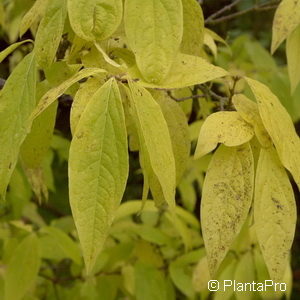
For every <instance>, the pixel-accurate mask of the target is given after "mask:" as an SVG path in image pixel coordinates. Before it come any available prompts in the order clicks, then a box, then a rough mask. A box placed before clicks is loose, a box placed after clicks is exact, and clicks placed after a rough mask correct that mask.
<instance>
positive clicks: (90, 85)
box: [70, 78, 100, 135]
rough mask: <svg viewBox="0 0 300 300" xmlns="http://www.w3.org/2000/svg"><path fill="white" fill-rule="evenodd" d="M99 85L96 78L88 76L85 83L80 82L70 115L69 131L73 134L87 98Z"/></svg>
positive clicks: (89, 97) (90, 96)
mask: <svg viewBox="0 0 300 300" xmlns="http://www.w3.org/2000/svg"><path fill="white" fill-rule="evenodd" d="M99 86H100V82H99V80H98V79H97V78H89V79H88V80H87V81H86V82H85V83H83V84H82V86H81V87H80V88H79V90H78V91H77V93H76V94H75V97H74V100H73V103H72V108H71V115H70V124H71V132H72V134H73V135H74V134H75V130H76V126H77V124H78V122H79V119H80V117H81V114H82V113H83V111H84V110H85V108H86V106H87V104H88V102H89V100H90V99H91V98H92V96H93V95H94V94H95V92H96V91H97V89H98V88H99Z"/></svg>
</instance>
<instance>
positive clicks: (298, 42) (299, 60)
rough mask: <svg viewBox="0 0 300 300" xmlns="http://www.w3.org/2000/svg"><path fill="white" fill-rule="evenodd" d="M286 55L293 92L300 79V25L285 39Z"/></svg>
mask: <svg viewBox="0 0 300 300" xmlns="http://www.w3.org/2000/svg"><path fill="white" fill-rule="evenodd" d="M299 23H300V22H299ZM286 56H287V64H288V72H289V78H290V82H291V93H293V92H294V91H295V89H296V87H297V85H298V83H299V81H300V26H298V27H297V28H296V29H295V30H294V31H293V32H292V33H291V34H290V35H289V37H288V39H287V43H286Z"/></svg>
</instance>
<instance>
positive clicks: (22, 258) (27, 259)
mask: <svg viewBox="0 0 300 300" xmlns="http://www.w3.org/2000/svg"><path fill="white" fill-rule="evenodd" d="M39 268H40V257H39V247H38V239H37V237H36V235H35V234H30V235H28V236H27V237H25V238H24V239H23V240H22V241H21V243H20V244H19V245H18V246H17V248H16V249H15V250H14V252H13V254H12V257H11V258H10V260H9V262H8V265H7V271H6V273H5V281H4V282H5V300H21V299H23V297H24V296H25V294H26V293H27V291H28V290H29V289H30V288H31V287H32V285H33V284H34V282H35V281H36V278H37V275H38V271H39Z"/></svg>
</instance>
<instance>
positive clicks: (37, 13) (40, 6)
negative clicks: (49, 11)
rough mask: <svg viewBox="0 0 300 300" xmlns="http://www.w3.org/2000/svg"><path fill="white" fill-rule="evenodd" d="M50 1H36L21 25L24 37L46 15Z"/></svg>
mask: <svg viewBox="0 0 300 300" xmlns="http://www.w3.org/2000/svg"><path fill="white" fill-rule="evenodd" d="M47 4H48V0H36V1H35V2H34V4H33V5H32V7H31V8H30V9H29V11H28V12H27V13H26V14H25V15H24V17H23V18H22V21H21V24H20V36H22V35H23V34H24V33H25V32H26V31H27V30H28V29H29V28H30V27H31V26H32V25H33V24H34V23H35V22H36V21H37V20H38V19H39V18H40V17H41V16H42V15H43V14H44V13H45V9H46V6H47Z"/></svg>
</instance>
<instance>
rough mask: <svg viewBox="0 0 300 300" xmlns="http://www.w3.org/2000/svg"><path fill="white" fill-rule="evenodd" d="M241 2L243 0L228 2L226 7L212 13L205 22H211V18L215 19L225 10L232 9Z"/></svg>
mask: <svg viewBox="0 0 300 300" xmlns="http://www.w3.org/2000/svg"><path fill="white" fill-rule="evenodd" d="M239 2H241V0H235V1H233V2H232V3H231V4H228V5H226V6H224V7H222V8H221V9H220V10H218V11H216V12H215V13H213V14H211V15H210V16H209V17H208V18H207V19H206V20H205V23H209V22H210V21H211V20H214V19H215V18H216V17H218V16H219V15H221V14H222V13H223V12H225V11H227V10H230V9H231V8H233V7H234V6H235V5H237V4H238V3H239Z"/></svg>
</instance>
